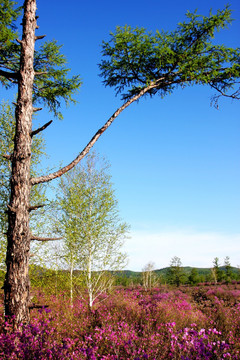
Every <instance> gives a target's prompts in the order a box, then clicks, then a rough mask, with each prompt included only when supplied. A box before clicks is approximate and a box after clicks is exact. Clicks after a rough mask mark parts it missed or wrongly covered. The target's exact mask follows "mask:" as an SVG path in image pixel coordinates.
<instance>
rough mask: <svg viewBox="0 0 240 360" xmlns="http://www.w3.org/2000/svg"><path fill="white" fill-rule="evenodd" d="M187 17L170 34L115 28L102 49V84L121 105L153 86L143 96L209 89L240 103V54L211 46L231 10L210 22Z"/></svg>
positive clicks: (222, 46)
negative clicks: (196, 87) (198, 86)
mask: <svg viewBox="0 0 240 360" xmlns="http://www.w3.org/2000/svg"><path fill="white" fill-rule="evenodd" d="M186 17H187V21H185V22H183V23H179V24H178V26H177V28H176V30H175V31H172V32H160V31H156V33H155V34H153V33H151V32H147V31H146V29H144V28H138V27H137V28H132V27H130V26H127V25H126V26H124V27H120V26H117V27H116V32H115V33H111V34H110V41H108V42H103V44H102V54H103V60H102V61H101V63H100V65H99V67H100V70H101V74H100V75H101V76H102V77H103V78H104V80H103V83H104V84H105V85H106V86H110V87H114V88H115V91H116V94H121V95H122V98H123V99H124V100H128V99H130V98H131V97H132V96H134V95H136V94H138V93H139V92H140V91H141V90H142V89H144V88H146V87H148V86H149V85H151V84H152V85H154V86H153V87H151V88H150V89H149V90H148V91H147V92H146V93H145V94H144V95H151V96H152V95H154V94H156V93H158V94H159V95H161V96H162V97H163V96H165V95H167V94H169V93H172V92H173V91H174V89H176V88H177V87H178V86H180V87H184V86H186V85H194V84H203V85H205V84H208V85H210V86H211V87H212V88H213V89H215V90H216V91H217V92H218V93H219V95H225V96H231V97H233V98H235V99H237V98H238V99H239V97H240V92H239V89H236V82H237V83H238V84H239V72H240V62H239V54H240V52H239V49H232V48H228V47H226V46H224V45H216V44H214V43H213V39H214V35H215V32H216V31H219V30H220V29H224V28H226V27H227V26H228V25H229V24H231V21H232V19H231V10H230V9H229V7H228V6H227V7H226V8H225V9H223V10H218V12H217V14H215V15H214V14H212V13H211V12H210V15H209V16H200V15H198V14H197V13H196V12H195V13H190V12H187V14H186ZM236 79H238V80H237V81H236Z"/></svg>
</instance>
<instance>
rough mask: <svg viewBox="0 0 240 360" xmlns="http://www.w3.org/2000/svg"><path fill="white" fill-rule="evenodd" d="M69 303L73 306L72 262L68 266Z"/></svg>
mask: <svg viewBox="0 0 240 360" xmlns="http://www.w3.org/2000/svg"><path fill="white" fill-rule="evenodd" d="M70 305H71V307H73V262H72V263H71V267H70Z"/></svg>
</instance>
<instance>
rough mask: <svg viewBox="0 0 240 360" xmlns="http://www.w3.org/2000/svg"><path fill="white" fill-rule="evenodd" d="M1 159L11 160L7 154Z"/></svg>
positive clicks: (10, 156)
mask: <svg viewBox="0 0 240 360" xmlns="http://www.w3.org/2000/svg"><path fill="white" fill-rule="evenodd" d="M2 157H3V158H4V159H7V160H12V155H9V154H4V155H3V156H2Z"/></svg>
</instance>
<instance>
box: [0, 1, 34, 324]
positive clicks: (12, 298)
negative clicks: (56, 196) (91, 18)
mask: <svg viewBox="0 0 240 360" xmlns="http://www.w3.org/2000/svg"><path fill="white" fill-rule="evenodd" d="M35 12H36V1H35V0H26V1H25V3H24V18H23V35H22V41H21V58H20V71H19V75H18V100H17V104H16V113H15V116H16V132H15V139H14V152H13V155H12V176H11V180H10V182H11V195H10V203H9V210H8V232H7V239H8V247H7V257H6V264H7V273H6V278H5V283H4V294H5V316H6V317H7V318H12V317H13V324H14V326H15V327H19V326H21V324H22V323H23V324H24V323H28V322H29V306H30V296H29V288H30V281H29V274H28V269H29V250H30V231H29V208H30V206H29V197H30V190H31V183H30V163H31V144H32V138H31V132H32V113H33V107H32V89H33V80H34V69H33V59H34V46H35V29H36V19H35Z"/></svg>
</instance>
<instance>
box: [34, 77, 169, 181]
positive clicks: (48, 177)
mask: <svg viewBox="0 0 240 360" xmlns="http://www.w3.org/2000/svg"><path fill="white" fill-rule="evenodd" d="M162 80H164V77H162V78H159V79H157V80H155V81H152V82H151V84H150V85H148V86H146V87H144V88H143V89H142V90H140V91H139V93H138V94H136V95H134V96H133V97H132V98H131V99H129V100H128V101H126V102H125V103H124V104H123V105H122V106H121V107H120V108H118V109H117V110H116V111H115V113H114V114H113V115H112V116H111V117H110V118H109V119H108V121H107V122H106V123H105V124H104V125H103V126H102V127H101V128H100V129H99V130H98V131H97V132H96V133H95V135H94V136H93V137H92V139H91V140H90V141H89V143H88V144H87V145H86V146H85V148H84V149H83V150H82V152H81V153H80V154H79V155H78V156H77V157H76V158H75V159H74V160H73V161H72V162H71V163H70V164H68V165H67V166H65V167H63V168H62V169H60V170H58V171H56V172H54V173H51V174H49V175H46V176H40V177H38V178H32V179H31V184H32V185H36V184H40V183H44V182H48V181H51V180H53V179H56V178H58V177H60V176H62V175H63V174H65V173H66V172H68V171H69V170H71V169H72V168H73V167H74V166H76V165H77V164H78V163H79V161H80V160H82V159H83V158H84V156H85V155H86V154H87V153H88V152H89V151H90V149H91V148H92V147H93V145H94V144H95V143H96V141H97V140H98V139H99V137H100V136H101V135H102V134H103V133H104V132H105V131H106V130H107V129H108V128H109V126H110V125H111V124H112V123H113V121H114V120H115V119H116V117H118V115H119V114H120V113H121V112H122V111H123V110H125V109H126V108H127V107H128V106H129V105H131V104H132V103H133V102H134V101H137V100H138V99H140V97H142V96H143V95H144V94H146V93H147V92H148V91H150V90H152V89H154V88H156V87H158V86H159V85H160V83H161V81H162Z"/></svg>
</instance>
